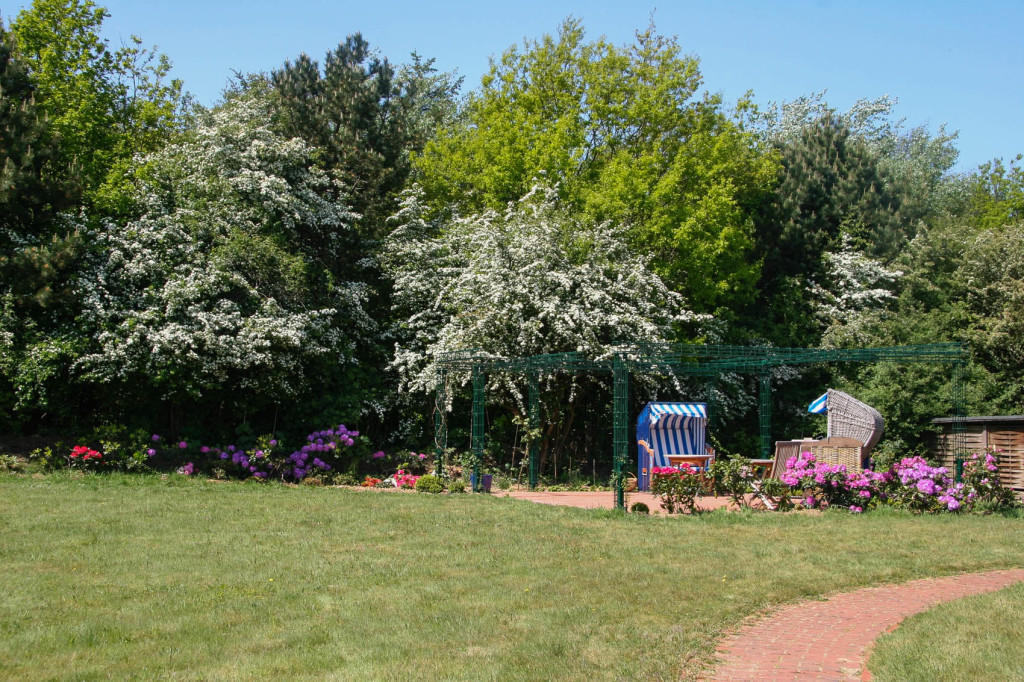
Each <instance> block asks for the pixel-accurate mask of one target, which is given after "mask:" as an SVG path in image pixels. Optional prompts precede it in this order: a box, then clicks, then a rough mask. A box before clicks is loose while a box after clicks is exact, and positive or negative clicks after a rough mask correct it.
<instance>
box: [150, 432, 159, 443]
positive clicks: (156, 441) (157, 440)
mask: <svg viewBox="0 0 1024 682" xmlns="http://www.w3.org/2000/svg"><path fill="white" fill-rule="evenodd" d="M152 439H153V442H154V443H158V442H160V434H157V433H154V434H153V436H152Z"/></svg>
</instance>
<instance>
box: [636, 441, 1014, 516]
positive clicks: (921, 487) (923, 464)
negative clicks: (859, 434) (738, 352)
mask: <svg viewBox="0 0 1024 682" xmlns="http://www.w3.org/2000/svg"><path fill="white" fill-rule="evenodd" d="M997 456H998V451H995V452H989V453H985V454H980V453H974V454H972V455H970V456H969V457H968V458H967V459H966V461H965V462H964V467H963V473H962V476H961V480H960V482H956V481H954V480H953V478H952V477H951V476H950V474H949V471H948V470H947V469H946V467H936V466H932V465H931V464H929V463H928V462H927V460H925V459H924V458H923V457H905V458H903V459H901V460H900V461H898V462H896V463H895V464H893V465H892V466H891V467H890V468H888V469H886V470H884V471H872V470H870V469H865V470H852V471H850V470H847V467H846V466H845V465H835V464H828V463H825V462H819V461H817V459H816V458H815V456H814V455H813V454H812V453H810V452H803V453H801V454H800V455H798V456H796V457H791V458H789V460H788V461H787V462H786V469H785V471H783V472H782V474H781V475H780V476H779V478H778V480H777V481H773V480H764V481H759V480H757V478H756V477H755V476H754V473H753V469H752V468H751V467H750V466H749V462H747V461H746V460H743V459H742V458H734V459H732V460H729V461H728V462H722V463H716V464H715V465H713V466H712V468H711V470H710V471H709V476H710V480H709V481H708V482H707V483H706V484H705V483H704V482H703V481H702V479H701V478H700V474H699V472H697V471H696V470H692V469H689V468H686V469H676V468H674V467H655V468H654V469H652V475H653V478H652V482H651V492H652V493H653V494H654V495H655V496H657V497H658V498H659V499H660V500H661V503H662V507H663V508H664V509H665V510H666V511H667V512H668V513H670V514H671V513H674V512H681V511H688V512H690V513H697V512H700V511H701V508H700V506H699V504H698V502H697V500H698V499H699V498H700V497H701V496H703V495H704V494H706V493H710V492H711V491H712V490H714V491H716V492H717V493H721V492H722V488H723V485H722V481H720V480H718V479H720V478H721V477H722V472H723V471H725V470H728V471H729V472H732V473H733V474H734V475H732V476H731V477H730V480H729V486H728V487H729V489H730V491H731V494H732V496H733V497H734V499H735V500H737V504H738V506H745V503H744V502H740V501H739V500H740V499H741V495H740V494H737V493H742V494H745V495H747V494H751V493H752V494H753V497H754V499H758V498H759V499H760V500H761V501H762V502H763V503H764V505H763V506H765V507H766V508H769V509H780V510H785V509H790V508H792V507H793V506H794V503H795V504H796V505H800V506H802V507H804V508H808V509H845V510H849V511H850V512H853V513H855V514H860V513H862V512H864V511H865V510H868V509H872V508H876V507H880V506H889V507H894V508H896V509H906V510H909V511H913V512H918V513H924V512H928V513H936V512H981V513H990V512H994V511H1001V510H1004V509H1009V508H1012V507H1016V506H1019V505H1020V500H1019V499H1018V498H1017V495H1016V493H1014V491H1013V490H1011V489H1009V488H1007V487H1004V486H1003V485H1002V484H1001V483H1000V480H999V467H998V459H997Z"/></svg>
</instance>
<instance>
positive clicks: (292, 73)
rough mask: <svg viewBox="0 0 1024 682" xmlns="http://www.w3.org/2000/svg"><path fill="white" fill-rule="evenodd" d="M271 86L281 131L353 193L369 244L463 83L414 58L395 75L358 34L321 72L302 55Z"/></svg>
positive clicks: (333, 53)
mask: <svg viewBox="0 0 1024 682" xmlns="http://www.w3.org/2000/svg"><path fill="white" fill-rule="evenodd" d="M271 83H272V85H273V87H274V89H275V91H276V93H277V95H278V107H277V108H278V125H279V127H280V130H281V132H282V133H283V134H285V135H288V136H292V137H299V138H301V139H303V140H305V141H306V142H307V143H309V144H310V145H312V146H314V147H316V148H318V149H319V150H320V153H319V163H320V165H321V167H322V168H324V169H325V170H327V171H328V172H329V173H331V174H332V175H334V176H335V177H336V178H337V179H339V180H341V182H342V183H343V184H344V186H345V187H346V188H347V189H348V191H349V196H350V197H351V198H350V201H351V203H352V209H353V210H354V211H355V212H356V213H358V214H359V215H360V216H361V217H360V219H359V227H360V232H361V234H362V236H363V238H364V239H371V240H372V239H376V238H379V237H380V236H382V233H383V232H384V230H385V223H386V219H387V217H388V216H389V215H391V213H392V212H393V211H394V209H395V208H396V206H397V204H396V197H397V193H398V192H399V191H400V190H401V189H403V187H404V186H405V182H406V179H407V177H408V175H409V171H410V163H409V153H410V152H411V151H415V150H418V149H420V148H422V146H423V144H424V142H425V141H426V139H427V138H428V137H429V136H430V134H431V133H432V129H433V126H434V125H435V124H436V123H438V122H440V121H442V120H444V119H445V118H446V116H448V115H449V114H447V113H446V112H448V111H449V110H450V109H451V106H452V105H451V102H452V99H453V97H454V95H455V92H456V91H457V90H458V87H459V84H460V83H461V81H460V80H459V79H456V78H454V77H453V76H452V75H451V74H438V73H437V72H436V70H435V69H434V68H433V60H424V59H422V58H421V57H419V55H415V54H414V55H413V62H412V64H410V65H407V66H405V67H402V68H401V69H400V70H398V71H397V72H396V70H395V68H394V67H393V66H392V65H391V63H390V62H389V61H388V60H387V59H386V58H382V57H380V56H378V55H377V54H376V53H375V52H374V51H373V50H372V49H371V48H370V45H369V43H367V42H366V40H365V39H364V38H363V37H362V35H360V34H358V33H356V34H354V35H351V36H349V37H348V38H346V39H345V41H344V42H342V43H340V44H339V45H338V46H337V47H336V48H335V49H333V50H331V51H329V52H328V53H327V54H326V55H325V57H324V62H323V66H322V67H321V65H320V64H319V63H318V62H317V61H315V60H313V59H311V58H310V57H309V56H307V55H306V54H302V55H300V56H299V57H298V59H296V60H295V61H294V62H291V61H286V62H285V63H284V65H283V66H282V67H281V68H280V69H277V70H275V71H274V72H273V73H272V74H271Z"/></svg>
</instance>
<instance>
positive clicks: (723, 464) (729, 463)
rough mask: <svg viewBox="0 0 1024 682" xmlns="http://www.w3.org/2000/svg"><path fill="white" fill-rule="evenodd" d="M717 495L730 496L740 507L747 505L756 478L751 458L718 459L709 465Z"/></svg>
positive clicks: (712, 484) (709, 473) (709, 472)
mask: <svg viewBox="0 0 1024 682" xmlns="http://www.w3.org/2000/svg"><path fill="white" fill-rule="evenodd" d="M707 475H708V477H709V478H710V479H711V486H712V489H713V490H714V491H715V495H718V496H722V497H728V498H729V499H731V500H732V502H733V504H734V505H736V507H738V508H742V507H746V506H748V505H747V498H746V496H747V495H748V494H749V493H750V492H751V484H752V483H753V482H754V480H755V479H756V476H755V474H754V469H753V467H751V466H750V460H749V459H746V458H745V457H735V456H734V457H730V458H729V459H716V460H715V461H714V462H713V463H712V464H711V466H710V467H708V474H707Z"/></svg>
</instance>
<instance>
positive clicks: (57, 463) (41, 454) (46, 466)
mask: <svg viewBox="0 0 1024 682" xmlns="http://www.w3.org/2000/svg"><path fill="white" fill-rule="evenodd" d="M63 449H64V446H63V444H62V443H56V444H55V445H54V446H53V447H49V446H47V447H43V448H36V449H35V450H33V451H32V452H30V453H29V455H28V460H29V462H31V463H33V464H36V465H38V466H39V467H40V468H42V469H43V470H46V471H51V470H53V469H57V468H59V467H62V466H65V465H66V464H67V460H66V459H65V458H64V457H61V456H60V455H57V454H56V452H60V451H62V450H63Z"/></svg>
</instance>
